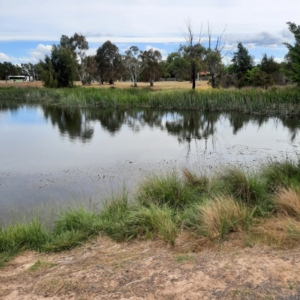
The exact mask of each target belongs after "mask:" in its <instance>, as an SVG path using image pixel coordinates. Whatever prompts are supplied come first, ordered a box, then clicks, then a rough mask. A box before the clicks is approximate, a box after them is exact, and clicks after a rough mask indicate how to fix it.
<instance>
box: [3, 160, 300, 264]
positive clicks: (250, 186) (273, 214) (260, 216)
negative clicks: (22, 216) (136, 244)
mask: <svg viewBox="0 0 300 300" xmlns="http://www.w3.org/2000/svg"><path fill="white" fill-rule="evenodd" d="M183 231H184V232H187V233H189V234H190V235H191V236H202V237H203V238H204V239H207V240H210V241H217V242H219V241H222V240H224V239H225V240H226V238H227V237H228V236H230V235H231V234H232V233H234V232H238V233H240V234H242V236H243V239H244V243H245V244H246V245H248V246H253V245H254V244H255V243H267V244H273V245H276V246H284V247H292V246H294V245H295V244H297V243H299V241H300V161H296V162H294V161H284V162H270V163H268V164H265V165H264V166H262V167H261V168H260V169H259V170H253V171H251V172H250V171H247V172H246V171H245V170H243V169H240V168H237V167H234V166H232V167H226V168H221V169H220V170H219V171H218V172H216V173H215V174H214V175H213V176H212V177H210V178H208V177H205V176H202V175H199V174H193V173H191V172H190V171H188V170H184V171H183V172H182V174H177V173H174V172H171V173H167V174H164V175H153V176H152V177H149V178H147V179H146V180H145V181H144V182H142V183H141V184H140V185H139V187H138V189H137V191H136V192H135V194H134V195H133V196H132V199H129V198H128V195H127V194H126V193H123V194H122V195H120V196H119V197H117V198H113V199H110V200H109V201H108V202H107V203H106V204H105V206H104V209H103V210H101V211H96V210H95V209H85V208H83V207H76V208H73V209H69V210H66V211H63V212H60V213H59V214H58V217H57V219H56V220H55V222H54V225H53V226H51V228H50V227H46V226H45V225H44V224H43V223H42V222H41V220H39V219H38V218H36V219H33V220H31V221H30V222H23V223H18V224H12V225H9V226H7V227H2V228H1V229H0V262H1V263H2V264H3V263H4V262H5V261H7V260H8V259H10V258H11V257H12V256H13V255H15V254H16V253H18V252H20V251H23V250H27V249H31V250H36V251H42V252H57V251H62V250H66V249H71V248H73V247H75V246H77V245H80V244H82V243H83V242H84V241H86V240H88V239H91V238H93V237H95V236H97V235H99V234H101V235H106V236H108V237H110V238H111V239H113V240H115V241H117V242H122V241H130V240H132V239H149V238H160V239H162V240H163V241H164V242H166V243H169V244H170V245H176V238H177V237H178V235H179V234H180V233H181V232H183Z"/></svg>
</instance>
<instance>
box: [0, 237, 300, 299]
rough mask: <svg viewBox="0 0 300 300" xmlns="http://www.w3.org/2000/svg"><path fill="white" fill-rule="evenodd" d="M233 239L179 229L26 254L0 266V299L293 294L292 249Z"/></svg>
mask: <svg viewBox="0 0 300 300" xmlns="http://www.w3.org/2000/svg"><path fill="white" fill-rule="evenodd" d="M237 240H238V239H236V238H235V239H231V240H229V241H227V242H225V243H224V242H223V243H221V244H217V243H212V242H210V241H209V240H205V239H203V238H202V239H198V240H197V239H196V240H194V241H193V242H189V241H190V239H189V238H188V237H187V236H184V235H183V236H181V237H180V238H179V239H178V240H177V241H178V242H177V245H176V246H175V247H171V246H167V245H165V244H164V243H163V242H162V241H159V240H157V241H144V242H141V241H134V242H132V243H115V242H113V241H112V240H110V239H108V238H105V237H99V238H98V239H97V240H94V241H92V242H91V243H89V244H86V245H83V246H82V247H79V248H76V249H73V250H72V251H68V252H63V253H58V254H38V253H34V252H26V253H23V254H21V255H20V256H18V257H16V258H15V259H14V260H12V261H10V262H9V263H8V264H7V265H6V266H5V267H4V268H3V269H1V270H0V282H1V284H0V299H10V300H11V299H299V295H300V289H299V288H300V247H297V248H294V249H293V250H276V249H274V248H270V247H266V246H255V247H253V248H244V247H241V246H238V244H239V243H238V242H237ZM297 295H298V296H297ZM297 297H298V298H297Z"/></svg>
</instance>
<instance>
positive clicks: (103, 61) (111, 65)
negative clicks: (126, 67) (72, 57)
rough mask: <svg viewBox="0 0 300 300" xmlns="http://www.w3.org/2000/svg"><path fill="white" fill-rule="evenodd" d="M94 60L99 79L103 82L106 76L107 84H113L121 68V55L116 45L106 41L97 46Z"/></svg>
mask: <svg viewBox="0 0 300 300" xmlns="http://www.w3.org/2000/svg"><path fill="white" fill-rule="evenodd" d="M96 61H97V64H98V75H99V77H100V81H101V82H102V83H103V81H104V79H105V78H106V77H107V78H108V82H109V84H113V83H114V81H115V79H116V78H117V76H118V75H120V73H121V69H122V57H121V55H120V53H119V49H118V47H117V46H116V45H115V44H113V43H111V41H106V42H105V43H104V44H103V45H102V46H100V47H99V48H98V50H97V54H96Z"/></svg>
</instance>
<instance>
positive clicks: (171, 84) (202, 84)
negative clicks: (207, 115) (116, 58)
mask: <svg viewBox="0 0 300 300" xmlns="http://www.w3.org/2000/svg"><path fill="white" fill-rule="evenodd" d="M75 84H76V85H78V86H81V82H79V81H76V82H75ZM8 86H15V87H17V86H18V88H22V87H43V83H42V82H41V81H34V82H16V83H13V82H9V81H8V82H7V83H6V82H5V80H2V81H0V87H8ZM112 86H113V87H115V88H122V89H123V88H130V87H132V83H131V82H115V83H114V84H113V85H110V84H107V83H105V84H99V83H98V82H95V83H92V84H91V85H85V86H84V88H90V87H93V88H110V87H112ZM149 87H150V84H149V82H138V86H137V88H138V89H142V88H149ZM191 88H192V84H191V83H190V82H189V81H182V82H179V81H160V82H155V83H154V86H153V87H152V88H151V89H154V90H170V89H191ZM209 88H210V86H209V85H208V84H207V81H199V82H197V84H196V89H200V90H206V89H209Z"/></svg>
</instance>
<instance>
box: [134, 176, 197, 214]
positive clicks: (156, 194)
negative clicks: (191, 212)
mask: <svg viewBox="0 0 300 300" xmlns="http://www.w3.org/2000/svg"><path fill="white" fill-rule="evenodd" d="M197 197H199V195H198V193H197V188H195V186H194V187H193V186H192V187H191V186H189V185H188V184H186V182H185V181H183V180H182V178H180V176H179V175H178V174H177V173H175V172H172V173H168V174H166V175H154V176H152V177H150V178H148V179H147V180H146V181H144V182H143V183H142V184H141V185H140V186H139V189H138V192H137V195H136V199H137V201H138V203H139V204H141V205H142V206H146V207H149V206H150V205H151V204H154V205H156V206H159V207H162V206H164V205H166V206H168V207H170V208H173V209H175V210H183V209H184V207H186V206H187V205H189V204H191V203H193V202H195V201H196V200H197Z"/></svg>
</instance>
